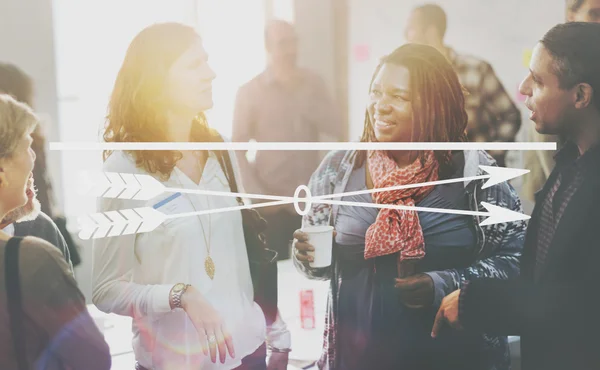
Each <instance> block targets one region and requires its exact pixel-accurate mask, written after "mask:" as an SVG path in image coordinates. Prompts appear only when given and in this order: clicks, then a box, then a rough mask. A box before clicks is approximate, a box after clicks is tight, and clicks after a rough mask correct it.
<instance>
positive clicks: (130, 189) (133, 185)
mask: <svg viewBox="0 0 600 370" xmlns="http://www.w3.org/2000/svg"><path fill="white" fill-rule="evenodd" d="M479 167H480V168H481V169H482V170H484V171H485V172H487V173H488V174H489V175H480V176H470V177H461V178H456V179H446V180H438V181H430V182H423V183H418V184H406V185H398V186H391V187H386V188H377V189H370V190H360V191H353V192H347V193H340V194H328V195H323V196H316V197H312V198H311V199H310V200H311V201H313V202H314V201H317V200H322V199H333V198H342V197H345V196H352V195H361V194H372V193H378V192H384V191H392V190H400V189H410V188H419V187H424V186H435V185H443V184H452V183H457V182H469V181H474V180H481V179H488V180H487V181H486V182H485V184H484V185H483V186H482V189H486V188H489V187H491V186H493V185H497V184H499V183H502V182H505V181H509V180H512V179H514V178H517V177H519V176H522V175H524V174H526V173H528V172H530V171H529V170H523V169H518V168H505V167H493V166H483V165H481V166H479ZM104 174H106V177H107V178H108V180H107V179H106V177H105V178H104V179H102V177H103V176H102V173H95V174H93V173H88V174H87V175H84V176H82V180H81V182H82V185H81V186H80V188H82V189H86V185H85V184H87V183H95V184H96V185H95V186H94V187H92V188H91V189H90V190H87V192H86V191H84V193H87V195H90V196H97V197H99V196H101V197H104V198H117V197H118V198H120V199H136V200H149V199H152V198H154V197H156V196H158V195H160V194H162V193H164V192H170V193H177V192H179V193H187V194H201V195H216V196H228V197H241V198H248V199H264V200H294V198H292V197H284V196H273V195H263V194H244V193H231V192H223V191H210V190H201V189H185V188H167V187H165V186H164V185H163V184H162V183H161V182H160V181H158V180H157V179H155V178H154V177H152V176H150V175H140V174H136V175H132V174H127V173H113V172H105V173H104ZM86 176H87V177H86ZM98 194H100V195H98ZM297 199H298V200H308V199H306V198H302V199H301V198H297Z"/></svg>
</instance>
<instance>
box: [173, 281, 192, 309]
mask: <svg viewBox="0 0 600 370" xmlns="http://www.w3.org/2000/svg"><path fill="white" fill-rule="evenodd" d="M190 286H191V285H190V284H184V283H177V284H175V285H173V288H171V292H170V293H169V303H171V307H173V308H183V306H182V305H181V296H182V295H183V293H185V291H186V290H187V289H188V288H189V287H190Z"/></svg>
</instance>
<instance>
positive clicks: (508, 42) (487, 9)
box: [348, 0, 564, 139]
mask: <svg viewBox="0 0 600 370" xmlns="http://www.w3.org/2000/svg"><path fill="white" fill-rule="evenodd" d="M348 1H350V43H349V49H350V50H349V58H350V62H349V107H350V108H349V115H350V118H349V119H350V139H356V138H357V137H358V136H359V135H360V133H361V132H362V126H363V119H364V107H365V104H366V97H367V92H368V85H369V81H370V78H371V76H372V73H373V70H374V68H375V66H376V64H377V58H379V57H380V56H382V55H384V54H387V53H389V52H391V51H392V50H393V49H395V48H396V47H398V46H400V45H401V44H402V43H404V42H405V40H404V36H403V29H404V25H405V22H406V19H407V18H408V15H409V14H410V11H411V10H412V9H413V8H414V7H415V6H418V5H421V4H423V3H425V2H427V1H426V0H402V1H398V0H348ZM432 2H436V3H437V4H439V5H440V6H442V7H443V8H444V10H445V11H446V13H447V15H448V31H447V35H446V41H447V44H448V45H450V46H451V47H453V48H455V49H456V50H457V51H460V52H463V53H468V54H472V55H475V56H478V57H481V58H483V59H486V60H487V61H488V62H490V63H491V64H492V66H493V67H494V69H495V70H496V72H497V74H498V76H499V77H500V79H501V80H502V82H503V83H504V86H505V87H506V89H507V90H508V92H509V93H510V94H511V96H513V98H514V97H515V94H516V90H517V86H518V84H519V82H520V81H521V79H522V78H523V77H524V76H525V75H526V73H527V72H526V68H525V67H524V66H523V62H522V55H523V52H524V50H526V49H530V48H532V47H533V46H534V45H535V43H536V42H537V40H539V39H540V38H541V37H542V35H543V34H544V33H545V32H546V31H547V30H549V29H550V28H551V27H552V26H554V25H555V24H556V23H560V22H562V20H563V19H564V0H503V1H493V0H437V1H432ZM357 45H368V47H369V49H370V57H369V59H368V60H366V61H363V62H359V61H357V60H356V59H355V56H354V47H355V46H357ZM523 124H524V125H526V124H528V122H527V121H526V120H524V121H523Z"/></svg>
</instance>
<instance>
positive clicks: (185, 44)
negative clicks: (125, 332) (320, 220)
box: [92, 23, 291, 370]
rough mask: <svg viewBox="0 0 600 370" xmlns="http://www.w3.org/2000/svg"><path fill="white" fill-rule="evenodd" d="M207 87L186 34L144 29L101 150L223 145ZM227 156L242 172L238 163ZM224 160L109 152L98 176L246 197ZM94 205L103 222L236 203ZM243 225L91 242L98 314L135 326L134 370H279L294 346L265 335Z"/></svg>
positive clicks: (172, 227) (221, 222)
mask: <svg viewBox="0 0 600 370" xmlns="http://www.w3.org/2000/svg"><path fill="white" fill-rule="evenodd" d="M214 78H215V74H214V72H213V70H212V69H211V68H210V66H209V64H208V55H207V53H206V51H205V49H204V47H203V44H202V39H201V37H200V36H199V35H198V34H197V33H196V32H195V30H194V29H193V28H191V27H189V26H186V25H183V24H178V23H157V24H154V25H152V26H149V27H147V28H145V29H144V30H142V31H141V32H140V33H139V34H138V35H137V36H136V37H135V38H134V39H133V41H132V42H131V44H130V46H129V48H128V50H127V53H126V55H125V58H124V61H123V64H122V66H121V69H120V70H119V73H118V75H117V78H116V81H115V86H114V89H113V92H112V95H111V99H110V103H109V107H108V116H107V122H106V127H105V131H104V140H105V141H106V142H130V141H135V142H164V141H166V142H210V141H221V140H222V139H221V136H220V135H219V133H218V132H216V131H215V130H213V129H211V128H210V127H209V126H208V123H207V121H206V118H205V116H204V111H206V110H207V109H210V108H211V107H212V106H213V96H212V81H213V79H214ZM225 153H228V154H227V155H229V159H230V161H231V162H230V163H231V167H232V168H233V171H234V172H238V171H239V168H238V165H237V162H236V161H235V154H233V152H232V151H229V152H228V151H225ZM221 155H222V154H220V153H218V152H213V151H200V150H198V151H115V152H105V153H104V167H103V169H104V171H106V172H116V173H128V174H143V175H150V176H153V177H155V178H156V179H157V180H158V181H160V182H161V183H163V184H164V185H165V186H167V187H175V188H189V189H202V190H209V191H219V192H231V191H233V190H232V186H231V183H229V181H231V180H233V181H236V184H237V187H238V188H239V189H240V191H242V192H243V189H242V186H241V182H240V179H239V175H236V176H229V175H228V174H227V172H229V171H225V170H224V169H223V168H222V166H221V164H220V163H219V162H220V160H219V158H222V157H220V156H221ZM232 177H234V178H233V179H232ZM228 180H229V181H228ZM98 205H99V207H98V208H99V211H100V212H107V211H119V210H124V209H131V208H137V207H144V206H152V207H154V208H155V209H157V210H158V211H160V212H163V213H166V214H178V213H187V212H190V213H194V212H199V211H205V210H210V209H218V208H228V207H235V206H239V204H238V202H237V201H236V199H235V198H232V197H222V196H216V195H200V194H194V195H190V194H181V193H180V194H179V195H177V194H175V196H174V195H159V196H157V197H155V198H153V199H150V200H148V201H140V200H132V199H119V198H101V199H99V202H98ZM244 225H245V224H244V223H243V219H242V214H241V212H239V211H238V212H233V211H232V212H221V213H215V214H204V215H196V216H194V215H192V216H188V217H183V218H175V219H171V220H167V221H165V222H163V223H162V224H161V225H159V226H158V227H157V228H156V229H154V230H153V231H151V232H148V233H140V234H129V235H120V236H109V237H101V238H96V239H94V243H93V271H92V300H93V302H94V304H95V305H96V306H97V307H98V308H99V309H100V310H101V311H103V312H106V313H115V314H118V315H125V316H130V317H132V318H133V327H132V331H133V349H134V353H135V358H136V360H137V365H136V368H137V369H142V370H143V369H152V370H163V369H164V370H171V369H204V370H208V369H232V368H236V369H241V370H261V369H262V370H264V369H269V370H285V369H286V367H287V362H288V352H289V351H290V346H291V343H290V335H289V332H288V331H287V328H286V325H285V323H284V322H283V321H282V320H281V319H280V318H279V316H278V315H277V318H276V319H275V320H271V319H268V325H266V320H265V319H266V316H265V311H263V310H261V308H262V307H261V306H259V305H258V304H257V302H255V298H256V294H255V293H256V291H255V290H254V289H255V288H256V286H257V285H255V282H254V280H253V275H252V274H251V270H250V254H249V252H248V245H247V243H246V239H245V233H244ZM274 279H276V276H275V277H274ZM275 311H276V307H275ZM267 346H268V347H269V348H270V350H271V352H272V353H271V356H270V357H269V363H268V365H267V364H266V355H267Z"/></svg>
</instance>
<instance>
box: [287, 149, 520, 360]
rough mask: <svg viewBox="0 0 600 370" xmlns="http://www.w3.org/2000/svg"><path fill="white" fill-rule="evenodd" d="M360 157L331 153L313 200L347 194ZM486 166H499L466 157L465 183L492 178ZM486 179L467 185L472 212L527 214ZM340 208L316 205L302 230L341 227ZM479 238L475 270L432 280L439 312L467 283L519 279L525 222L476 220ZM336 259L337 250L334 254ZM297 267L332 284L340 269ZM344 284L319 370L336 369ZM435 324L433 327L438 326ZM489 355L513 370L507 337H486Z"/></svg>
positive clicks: (334, 292)
mask: <svg viewBox="0 0 600 370" xmlns="http://www.w3.org/2000/svg"><path fill="white" fill-rule="evenodd" d="M356 153H357V152H356V151H348V152H346V151H334V152H330V153H329V154H328V155H327V156H326V157H325V159H324V160H323V162H322V163H321V165H320V166H319V168H318V169H317V171H315V173H314V174H313V175H312V177H311V179H310V182H309V186H308V187H309V189H310V193H311V195H312V196H322V195H330V194H339V193H343V192H344V191H345V189H346V186H347V183H348V180H349V178H350V175H351V173H352V171H353V168H354V162H355V159H356ZM480 165H485V166H494V165H496V162H495V160H494V159H493V158H492V157H491V156H490V155H489V154H487V153H486V152H484V151H465V152H464V168H463V174H464V177H474V176H481V175H486V173H485V172H484V171H483V170H482V169H480V168H479V166H480ZM484 183H485V179H478V180H473V181H465V182H464V186H465V193H466V194H467V197H468V204H469V208H470V209H471V210H473V211H480V212H486V211H487V210H486V209H485V208H484V207H483V206H482V205H481V203H480V202H482V201H483V202H488V203H491V204H493V205H497V206H499V207H503V208H507V209H510V210H513V211H517V212H522V207H521V201H520V200H519V197H518V196H517V194H516V192H515V190H514V189H513V188H512V186H511V185H510V184H508V183H501V184H497V185H494V186H492V187H489V188H487V189H482V185H483V184H484ZM337 209H338V206H336V205H333V206H331V205H328V204H316V203H315V204H312V205H310V210H309V212H308V214H306V215H305V216H304V217H303V221H302V225H303V227H306V226H318V225H327V224H328V223H329V224H331V225H334V224H335V218H336V214H337ZM473 218H474V220H473V221H474V226H475V229H476V235H477V253H476V255H475V256H474V258H473V260H474V262H473V264H472V265H471V266H469V267H466V268H459V269H450V270H444V271H432V272H428V273H427V274H428V275H430V276H431V278H432V279H433V281H434V289H435V293H434V294H435V295H434V306H435V307H436V308H437V307H439V305H440V304H441V301H442V299H443V298H444V297H445V296H446V295H448V294H450V293H452V292H453V291H455V290H457V289H460V288H461V287H462V286H463V285H464V284H465V282H467V281H469V280H472V279H476V278H481V277H485V278H497V279H508V278H513V277H516V276H518V275H519V270H520V269H519V267H520V264H519V263H520V262H519V260H520V257H521V251H522V249H523V243H524V239H525V231H526V228H527V225H526V223H525V222H524V221H517V222H511V223H503V224H495V225H489V226H483V227H482V226H479V224H480V222H482V221H483V218H482V217H480V216H473ZM334 258H335V250H334ZM293 260H294V264H295V266H296V268H297V269H298V271H300V272H301V273H302V274H303V275H304V276H306V277H308V278H309V279H315V280H330V279H331V277H332V276H337V274H333V272H334V271H332V268H335V264H332V266H333V267H332V266H329V267H326V268H311V267H310V266H308V265H307V264H303V263H301V262H299V261H298V260H297V259H296V258H295V257H294V258H293ZM340 284H341V281H337V282H332V283H331V284H330V289H329V297H328V304H327V316H326V318H325V321H326V322H325V333H324V349H323V355H322V357H321V360H320V361H319V367H320V368H321V369H331V370H333V369H335V368H336V360H337V359H336V346H335V336H336V320H337V315H336V313H337V307H336V306H337V299H333V298H334V297H336V298H337V297H338V292H339V287H340ZM432 324H433V323H432ZM484 344H485V348H484V350H485V351H486V353H488V354H489V358H490V364H491V365H490V367H488V368H487V369H485V370H507V369H509V368H510V356H509V352H508V340H507V338H506V337H491V336H485V337H484Z"/></svg>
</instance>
